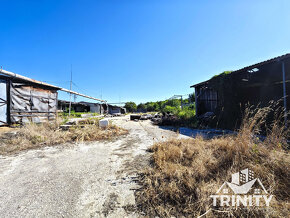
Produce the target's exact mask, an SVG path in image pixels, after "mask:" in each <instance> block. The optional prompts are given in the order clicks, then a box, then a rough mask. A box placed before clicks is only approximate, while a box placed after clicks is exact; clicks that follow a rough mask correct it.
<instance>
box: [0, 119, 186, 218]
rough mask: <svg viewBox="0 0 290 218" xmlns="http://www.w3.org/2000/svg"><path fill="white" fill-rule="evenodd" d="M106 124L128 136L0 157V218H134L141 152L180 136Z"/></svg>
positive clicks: (146, 126)
mask: <svg viewBox="0 0 290 218" xmlns="http://www.w3.org/2000/svg"><path fill="white" fill-rule="evenodd" d="M111 119H112V120H113V123H115V124H116V125H119V126H121V127H123V128H126V129H128V130H129V134H128V135H126V136H121V137H118V138H117V139H114V140H112V141H106V142H105V141H102V142H92V143H81V144H71V145H59V146H54V147H46V148H42V149H37V150H29V151H25V152H21V153H20V154H17V155H13V156H0V217H140V216H141V214H138V213H137V212H136V209H135V198H134V190H135V189H136V188H138V187H137V185H136V183H135V181H136V173H137V172H138V171H140V170H141V169H143V168H144V167H145V166H146V165H147V163H148V158H149V154H148V153H147V152H146V149H147V148H148V147H149V146H151V145H152V144H153V143H154V142H156V141H159V140H165V139H169V138H171V137H182V136H180V135H177V134H176V133H174V132H172V131H169V130H162V129H160V128H158V127H157V126H153V125H152V124H151V122H150V121H139V122H135V121H129V117H128V116H126V117H118V118H111Z"/></svg>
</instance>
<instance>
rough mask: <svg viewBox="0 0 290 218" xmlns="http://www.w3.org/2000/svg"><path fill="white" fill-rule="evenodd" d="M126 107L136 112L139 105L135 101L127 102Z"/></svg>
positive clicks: (129, 110)
mask: <svg viewBox="0 0 290 218" xmlns="http://www.w3.org/2000/svg"><path fill="white" fill-rule="evenodd" d="M125 108H126V110H127V111H128V112H135V111H137V105H136V104H135V102H133V101H129V102H126V104H125Z"/></svg>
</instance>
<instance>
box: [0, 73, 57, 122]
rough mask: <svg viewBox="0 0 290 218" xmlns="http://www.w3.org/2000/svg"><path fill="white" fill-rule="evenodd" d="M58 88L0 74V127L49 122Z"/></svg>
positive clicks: (24, 78) (55, 108) (54, 115)
mask: <svg viewBox="0 0 290 218" xmlns="http://www.w3.org/2000/svg"><path fill="white" fill-rule="evenodd" d="M59 89H60V88H59V87H56V86H53V85H49V84H46V83H42V82H39V81H36V80H32V79H29V80H28V78H26V77H22V76H19V75H17V74H14V73H11V72H9V71H4V70H1V71H0V125H8V124H12V123H26V122H36V123H38V122H42V121H44V120H48V121H49V120H53V119H55V118H56V113H57V91H58V90H59Z"/></svg>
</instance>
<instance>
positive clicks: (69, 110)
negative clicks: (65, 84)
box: [68, 65, 72, 117]
mask: <svg viewBox="0 0 290 218" xmlns="http://www.w3.org/2000/svg"><path fill="white" fill-rule="evenodd" d="M70 91H72V65H71V68H70ZM71 95H72V94H71V93H70V94H69V109H68V116H69V117H70V112H71Z"/></svg>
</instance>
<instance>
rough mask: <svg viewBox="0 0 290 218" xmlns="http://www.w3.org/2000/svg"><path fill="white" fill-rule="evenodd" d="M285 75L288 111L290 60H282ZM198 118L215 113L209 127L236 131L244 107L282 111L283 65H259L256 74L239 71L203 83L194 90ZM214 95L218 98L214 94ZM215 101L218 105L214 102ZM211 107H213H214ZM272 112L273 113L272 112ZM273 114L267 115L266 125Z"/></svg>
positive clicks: (289, 100) (277, 63)
mask: <svg viewBox="0 0 290 218" xmlns="http://www.w3.org/2000/svg"><path fill="white" fill-rule="evenodd" d="M283 61H284V63H285V73H286V95H287V96H286V100H287V109H288V111H289V109H290V98H289V96H290V59H285V60H283ZM195 90H196V95H197V101H196V107H197V115H198V116H200V115H202V114H204V113H206V112H214V114H215V117H214V119H212V120H211V121H209V124H210V126H211V127H215V128H216V127H218V128H226V129H236V128H239V126H240V124H241V120H242V117H243V111H244V110H245V108H246V107H249V106H253V107H266V106H269V105H270V104H271V106H272V107H273V108H274V111H275V112H277V111H278V110H280V111H281V110H282V107H283V106H284V105H283V77H282V62H281V61H276V62H272V63H268V64H265V65H261V66H259V67H258V68H257V69H256V70H255V71H248V70H244V71H240V72H237V73H232V74H229V75H226V76H218V77H215V78H213V79H211V80H209V81H208V83H206V84H202V85H200V86H197V87H195ZM214 92H216V93H217V95H215V94H213V93H214ZM215 99H217V101H216V102H217V106H216V104H213V103H212V102H213V100H215ZM213 105H214V106H213ZM273 113H274V112H273ZM273 116H274V115H272V114H269V116H268V117H269V122H271V119H272V118H273Z"/></svg>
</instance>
